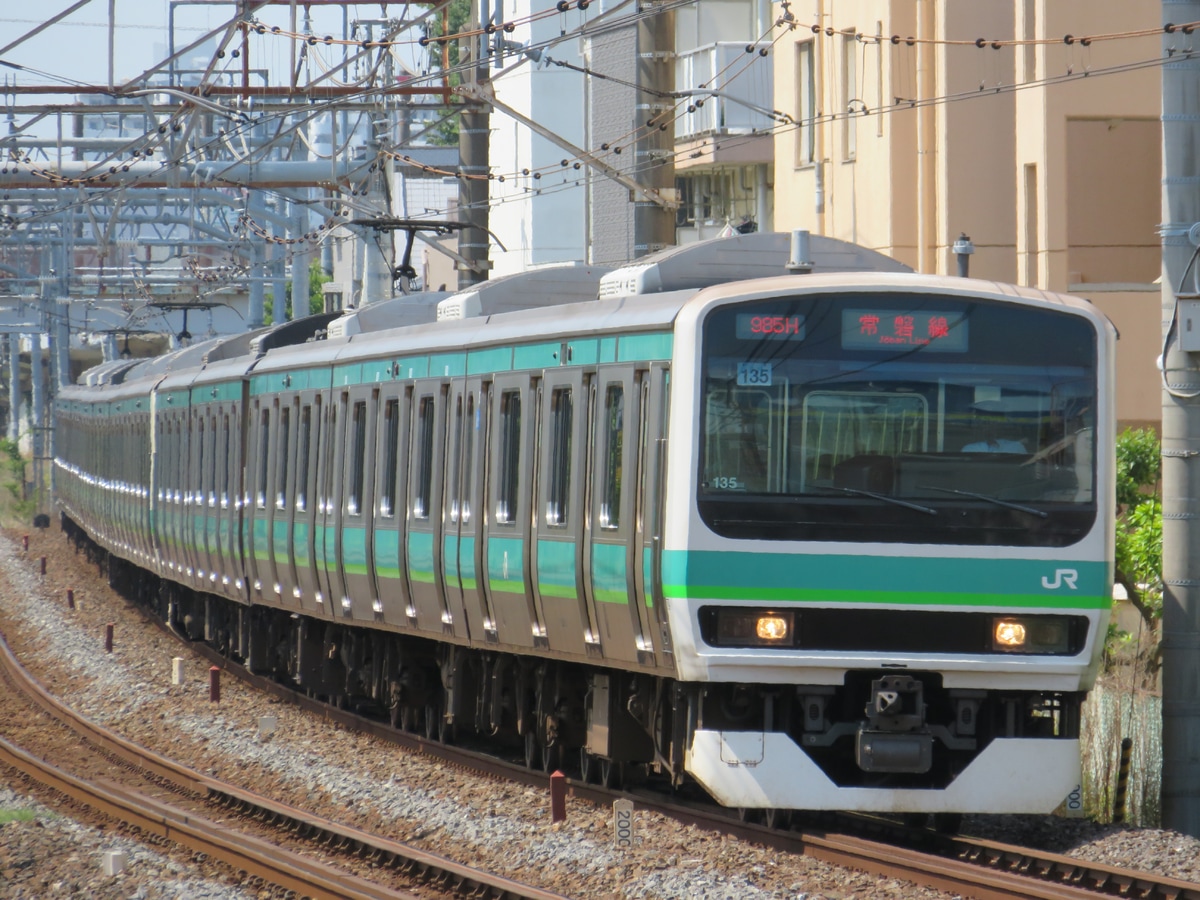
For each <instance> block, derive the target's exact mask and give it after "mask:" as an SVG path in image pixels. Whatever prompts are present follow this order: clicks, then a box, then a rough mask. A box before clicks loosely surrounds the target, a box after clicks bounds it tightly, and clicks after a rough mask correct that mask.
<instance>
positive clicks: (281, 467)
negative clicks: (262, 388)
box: [271, 393, 300, 607]
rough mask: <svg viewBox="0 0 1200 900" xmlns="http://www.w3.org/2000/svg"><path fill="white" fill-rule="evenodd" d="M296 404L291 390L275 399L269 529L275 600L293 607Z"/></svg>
mask: <svg viewBox="0 0 1200 900" xmlns="http://www.w3.org/2000/svg"><path fill="white" fill-rule="evenodd" d="M299 444H300V417H299V403H298V402H297V398H296V395H295V394H293V393H288V394H283V395H281V396H280V398H279V426H278V438H277V439H276V450H275V454H274V456H275V458H274V460H272V465H274V466H275V482H274V488H273V493H274V505H275V511H274V525H273V526H272V528H271V557H272V559H273V560H274V562H275V580H276V582H277V583H278V585H279V594H278V595H277V597H276V599H277V600H278V601H279V603H280V604H282V605H283V606H290V607H295V606H296V561H295V554H294V547H295V537H294V535H295V527H296V525H295V519H296V504H295V499H296V481H297V478H298V477H300V476H299V475H298V473H297V471H296V460H297V457H298V456H299Z"/></svg>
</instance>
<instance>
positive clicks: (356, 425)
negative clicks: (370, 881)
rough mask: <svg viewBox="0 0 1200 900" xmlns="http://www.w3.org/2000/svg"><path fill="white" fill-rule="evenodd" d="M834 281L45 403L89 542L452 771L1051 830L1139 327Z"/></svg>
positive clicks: (195, 627)
mask: <svg viewBox="0 0 1200 900" xmlns="http://www.w3.org/2000/svg"><path fill="white" fill-rule="evenodd" d="M812 248H813V250H812V255H813V257H814V260H815V266H814V267H813V271H811V272H807V273H804V274H786V272H787V270H786V269H785V265H784V264H785V262H786V260H787V253H788V242H787V236H785V235H747V236H742V237H738V238H736V239H732V240H730V241H724V242H720V241H718V242H708V243H706V244H701V245H693V246H692V247H689V248H681V249H678V250H674V251H670V252H667V253H665V254H662V255H660V256H658V257H649V258H647V259H646V260H643V261H641V263H640V264H639V265H637V266H634V267H630V268H628V269H624V270H618V271H615V272H603V271H600V270H594V269H589V268H587V267H579V266H575V267H560V268H552V269H543V270H538V271H536V272H531V273H529V274H527V275H523V276H514V277H513V278H510V279H501V280H497V281H496V282H492V283H488V284H486V285H480V286H478V288H477V289H476V290H474V291H473V292H470V293H466V294H459V295H454V296H450V297H444V296H443V297H414V298H400V299H397V300H394V301H387V302H385V303H381V304H378V305H376V306H374V307H369V308H364V309H362V310H358V311H352V312H348V313H346V314H345V315H343V316H341V317H339V318H334V317H331V316H326V317H316V318H314V319H309V320H303V321H300V322H295V323H290V324H287V325H283V326H280V327H277V328H269V329H266V330H264V331H262V332H260V333H257V334H253V335H247V336H244V337H238V338H228V339H222V340H216V341H211V342H208V343H206V344H201V345H197V346H193V347H189V348H185V349H183V350H180V351H177V352H175V353H173V354H171V355H168V356H165V357H161V358H158V359H154V360H145V361H122V362H119V363H111V364H107V365H106V366H103V367H100V368H99V369H96V370H93V371H92V372H89V373H86V374H85V376H84V377H83V378H81V380H80V382H79V383H78V384H77V385H73V386H71V387H69V388H67V389H64V390H63V391H62V392H61V393H60V396H59V397H58V399H57V416H58V434H57V451H56V452H57V458H56V467H57V468H56V486H57V496H58V502H59V504H60V507H61V511H62V515H63V518H64V522H65V523H66V524H67V527H68V528H69V529H70V530H72V531H75V532H77V533H80V534H82V533H86V535H88V536H89V537H90V538H91V539H92V540H93V541H94V542H95V543H96V544H98V545H99V546H100V547H101V548H103V550H104V551H106V558H107V559H108V560H109V561H110V566H111V570H112V571H113V573H114V578H115V579H120V580H123V581H125V582H127V583H128V584H129V585H130V586H132V587H134V588H135V589H136V590H138V591H139V592H140V593H141V594H142V595H143V596H144V598H145V599H146V601H147V602H148V603H151V604H156V605H157V607H158V608H159V611H160V612H161V613H162V614H163V615H164V616H166V617H167V618H168V619H169V620H170V621H171V622H172V623H173V624H174V626H175V627H176V628H178V629H180V630H181V631H183V632H184V633H186V634H187V635H189V636H190V637H192V638H195V639H197V640H207V641H209V642H211V643H213V644H215V645H216V646H218V647H220V648H221V649H222V650H223V651H224V652H226V653H228V654H229V655H231V656H234V657H236V658H239V659H241V660H244V661H246V663H247V664H248V665H250V666H251V667H252V668H254V669H256V670H260V671H270V672H274V673H276V674H277V675H278V676H279V677H282V678H287V679H290V680H292V681H294V682H295V683H297V684H298V685H300V686H301V687H303V688H305V689H307V690H308V691H310V692H312V693H314V694H319V695H327V696H329V697H330V698H331V699H332V700H334V701H335V702H339V703H356V704H366V705H374V706H376V707H377V708H379V709H381V710H388V711H390V714H391V716H392V720H393V722H394V723H395V724H397V725H399V726H405V727H410V728H422V727H424V729H425V730H426V732H427V733H429V734H430V735H432V736H434V737H441V738H444V739H449V738H450V737H451V735H452V734H453V733H454V732H456V731H462V730H471V731H477V732H479V733H482V734H491V735H495V736H496V737H497V738H499V739H505V738H507V739H510V740H511V741H514V742H516V744H517V745H518V746H523V747H524V750H525V753H526V756H527V759H528V760H529V761H530V763H531V764H537V765H547V766H550V765H555V766H566V765H572V766H573V765H575V764H576V761H578V765H579V766H580V768H581V769H582V770H583V772H584V774H585V775H588V776H589V777H599V778H603V779H604V780H618V779H621V778H633V777H635V776H636V777H640V776H642V775H645V774H647V773H649V774H653V775H656V776H661V777H663V778H668V779H670V780H671V781H673V782H674V783H676V784H682V783H698V784H699V785H700V786H702V788H703V789H704V790H705V791H707V792H708V793H710V794H711V795H712V796H713V797H715V798H716V799H717V801H719V802H720V803H722V804H725V805H728V806H735V807H744V808H755V807H761V808H770V809H840V810H876V811H904V812H930V813H956V812H968V811H989V812H1039V811H1041V812H1048V811H1051V810H1053V809H1055V808H1056V807H1058V806H1059V805H1060V804H1061V803H1062V802H1063V801H1064V800H1065V799H1067V797H1068V795H1069V794H1071V793H1072V791H1073V790H1074V789H1075V788H1076V786H1077V785H1078V783H1079V742H1078V735H1079V717H1080V707H1081V703H1082V700H1083V698H1084V696H1085V692H1086V691H1087V690H1088V689H1089V688H1090V687H1091V685H1092V682H1093V680H1094V678H1095V675H1096V672H1097V668H1098V663H1099V659H1100V654H1101V647H1102V643H1103V638H1104V635H1105V631H1106V626H1107V618H1108V614H1109V608H1110V597H1111V583H1112V554H1113V525H1112V523H1113V515H1114V499H1113V488H1112V484H1113V477H1114V476H1113V468H1114V458H1113V449H1112V443H1113V442H1112V441H1111V440H1108V439H1107V436H1109V435H1112V434H1113V433H1114V424H1115V423H1114V416H1113V408H1112V401H1111V399H1110V398H1111V397H1112V396H1113V391H1112V379H1113V356H1114V345H1115V333H1114V330H1113V328H1112V326H1111V325H1110V323H1109V322H1108V321H1107V320H1106V319H1105V318H1104V317H1103V316H1102V315H1100V314H1099V313H1098V312H1097V311H1096V310H1095V309H1093V308H1092V307H1091V306H1090V305H1089V304H1087V303H1086V302H1084V301H1081V300H1078V299H1075V298H1071V297H1064V296H1056V295H1051V294H1046V293H1043V292H1038V291H1033V290H1027V289H1019V288H1015V287H1012V286H1008V285H1000V284H994V283H990V282H981V281H973V280H967V279H952V278H942V277H927V276H921V275H916V274H913V273H911V272H907V271H903V270H902V269H903V267H901V266H899V265H897V264H895V263H894V262H892V261H890V260H887V259H885V258H883V257H881V256H879V255H877V254H873V253H871V252H870V251H864V250H861V249H860V248H855V247H853V246H851V245H847V244H843V243H841V242H837V241H833V240H829V239H820V238H814V239H813V244H812ZM764 272H777V273H781V274H778V275H774V276H773V277H754V278H752V279H751V280H735V279H743V278H745V277H746V276H747V275H762V274H763V273H764Z"/></svg>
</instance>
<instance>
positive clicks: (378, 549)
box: [375, 528, 400, 578]
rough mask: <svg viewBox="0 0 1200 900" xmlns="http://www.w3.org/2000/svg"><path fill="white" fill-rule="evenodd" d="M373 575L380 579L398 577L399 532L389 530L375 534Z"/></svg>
mask: <svg viewBox="0 0 1200 900" xmlns="http://www.w3.org/2000/svg"><path fill="white" fill-rule="evenodd" d="M375 574H376V575H377V576H378V577H380V578H399V577H400V532H398V531H395V530H393V529H390V528H387V529H384V528H381V529H379V530H377V531H376V532H375Z"/></svg>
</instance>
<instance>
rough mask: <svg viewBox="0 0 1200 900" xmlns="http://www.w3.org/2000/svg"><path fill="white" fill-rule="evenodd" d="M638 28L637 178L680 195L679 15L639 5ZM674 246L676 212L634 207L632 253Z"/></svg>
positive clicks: (640, 203) (643, 203)
mask: <svg viewBox="0 0 1200 900" xmlns="http://www.w3.org/2000/svg"><path fill="white" fill-rule="evenodd" d="M640 6H641V8H642V9H643V10H644V11H646V12H652V13H653V15H647V16H644V17H643V18H642V19H640V20H639V21H638V24H637V55H638V58H637V84H638V95H637V114H636V115H635V116H634V126H635V127H636V128H637V134H638V137H637V142H636V144H635V145H634V172H633V173H632V174H633V177H634V178H636V179H637V180H638V181H639V182H641V184H642V186H643V187H645V188H646V189H647V190H649V191H652V192H655V193H657V194H658V195H659V196H661V197H664V198H668V197H669V198H673V197H674V196H675V162H674V160H675V103H674V101H673V100H672V99H671V98H670V97H669V96H667V94H668V93H669V92H670V91H674V90H675V13H674V12H673V11H672V10H671V8H670V7H668V6H666V5H665V4H660V3H659V2H657V0H645V2H643V3H641V4H640ZM674 243H675V211H674V210H673V209H665V208H664V207H663V206H662V205H661V204H659V203H656V202H654V201H653V200H648V199H646V198H644V197H642V198H637V199H635V200H634V203H633V255H634V257H635V258H636V257H640V256H646V255H647V254H649V253H656V252H657V251H659V250H662V249H663V248H664V247H670V246H673V245H674Z"/></svg>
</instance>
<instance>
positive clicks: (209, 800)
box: [0, 635, 564, 900]
mask: <svg viewBox="0 0 1200 900" xmlns="http://www.w3.org/2000/svg"><path fill="white" fill-rule="evenodd" d="M2 639H3V636H2V635H0V684H2V685H3V690H2V691H0V695H2V696H0V733H3V734H4V735H5V737H3V738H0V766H4V767H6V768H8V769H10V770H15V771H16V772H18V773H20V776H21V777H22V778H23V779H24V780H27V781H29V782H34V783H37V784H39V785H42V786H43V787H45V788H48V789H50V790H51V791H53V792H55V793H57V794H59V795H62V796H64V797H66V798H68V799H69V800H70V801H72V802H74V803H78V804H82V805H83V806H85V807H87V808H89V809H90V810H93V811H94V812H96V813H98V814H100V815H103V816H105V817H108V818H111V819H114V820H116V821H118V822H121V823H123V824H124V825H126V826H128V827H130V828H131V829H133V830H135V831H137V832H141V833H142V834H144V835H150V836H153V837H155V838H158V839H164V840H169V841H172V842H174V843H176V844H179V845H182V846H184V847H187V848H189V849H191V850H193V851H196V852H200V853H203V854H206V855H207V856H209V857H212V858H213V859H216V860H220V861H221V862H224V863H225V864H227V865H229V866H231V867H233V869H234V870H235V871H239V872H243V873H245V874H246V876H247V877H248V878H249V879H250V880H251V883H265V884H270V885H275V886H278V887H280V888H283V889H285V890H288V891H293V892H295V893H296V894H298V895H299V896H304V897H313V898H353V900H385V898H386V900H405V898H414V900H415V895H414V894H412V893H411V892H410V891H408V890H406V889H405V885H407V886H408V887H413V886H416V885H420V886H421V887H422V888H423V891H422V894H421V896H422V897H428V896H429V895H430V888H434V889H437V890H439V891H440V892H441V893H442V894H443V895H444V896H446V897H456V896H470V897H472V898H495V900H526V898H527V900H564V898H562V897H561V896H560V895H558V894H554V893H551V892H548V891H544V890H541V889H539V888H535V887H531V886H528V885H524V884H520V883H519V882H516V881H513V880H511V879H507V878H502V877H499V876H496V875H493V874H491V873H488V872H485V871H482V870H479V869H475V868H472V867H470V866H466V865H461V864H459V863H456V862H454V861H452V860H448V859H445V858H443V857H439V856H437V855H435V854H431V853H426V852H423V851H420V850H417V849H415V848H412V847H408V846H406V845H403V844H400V843H397V842H395V841H389V840H385V839H382V838H379V837H376V836H374V835H370V834H367V833H365V832H362V831H359V830H357V829H352V828H347V827H345V826H342V825H339V824H337V823H334V822H331V821H328V820H326V819H321V818H318V817H315V816H312V815H309V814H307V813H305V812H303V811H301V810H298V809H295V808H294V807H289V806H286V805H284V804H281V803H277V802H275V801H273V800H271V799H270V798H267V797H263V796H259V795H257V794H254V793H252V792H250V791H245V790H242V789H240V788H237V787H234V786H232V785H229V784H226V783H224V782H221V781H219V780H217V779H214V778H210V777H207V776H205V775H202V774H200V773H197V772H193V771H191V770H188V769H186V768H184V767H181V766H178V765H176V764H175V763H173V762H172V761H171V760H169V759H166V758H165V757H162V756H160V755H158V754H155V753H152V752H150V751H148V750H146V749H145V748H142V747H138V746H136V745H134V744H131V743H129V742H127V741H125V740H123V739H122V738H120V737H119V736H118V735H116V734H114V733H112V732H110V731H108V730H107V729H104V728H102V727H100V726H98V725H96V724H95V723H92V722H89V721H88V720H86V719H83V718H81V717H80V716H78V715H76V714H75V713H74V712H72V711H71V710H70V709H68V708H66V707H65V706H63V705H62V704H61V703H59V702H58V701H57V700H56V699H55V698H53V697H52V696H50V695H49V694H48V693H46V691H44V690H43V689H42V688H41V686H40V685H38V684H37V683H36V682H35V681H33V680H32V678H31V677H30V676H29V675H28V673H26V672H25V670H24V669H23V668H22V667H21V665H20V663H19V662H18V661H17V659H16V658H15V657H14V656H13V654H12V652H11V651H10V650H9V648H8V646H7V643H6V642H2ZM51 759H53V760H55V762H54V763H51V762H48V760H51Z"/></svg>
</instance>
